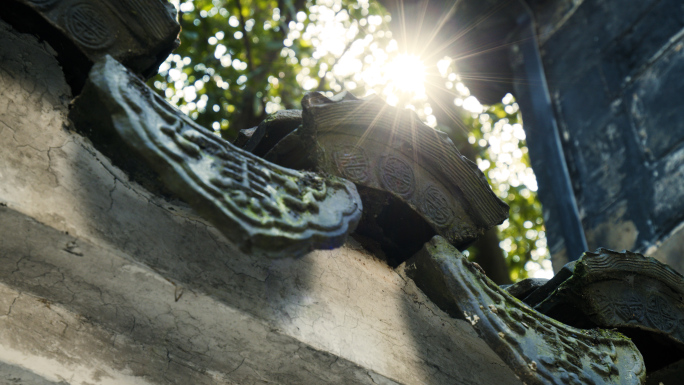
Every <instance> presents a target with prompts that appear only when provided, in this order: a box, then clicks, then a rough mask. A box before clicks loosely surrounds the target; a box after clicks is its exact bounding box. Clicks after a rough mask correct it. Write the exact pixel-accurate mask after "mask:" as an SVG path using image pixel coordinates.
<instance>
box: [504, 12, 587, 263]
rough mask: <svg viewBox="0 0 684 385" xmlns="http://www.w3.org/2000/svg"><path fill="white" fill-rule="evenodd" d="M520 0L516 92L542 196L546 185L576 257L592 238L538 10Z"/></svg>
mask: <svg viewBox="0 0 684 385" xmlns="http://www.w3.org/2000/svg"><path fill="white" fill-rule="evenodd" d="M519 3H520V5H521V6H522V12H521V13H520V14H519V16H518V18H517V19H516V24H517V31H516V32H515V33H514V36H513V37H512V41H516V42H517V43H516V44H515V47H517V48H518V49H519V53H518V55H520V56H521V57H522V63H521V64H519V65H516V64H514V65H513V67H514V75H515V83H516V84H515V89H516V90H517V92H516V94H517V95H516V96H517V100H518V104H519V105H520V108H521V111H522V114H523V122H524V127H525V132H526V136H527V147H528V150H529V152H530V159H532V163H533V169H534V171H535V173H536V174H537V177H538V179H539V180H540V181H541V182H542V183H541V184H540V186H539V189H540V196H541V195H542V194H541V190H542V189H544V190H545V191H544V194H543V195H545V196H546V197H549V198H551V199H546V202H545V201H544V199H542V203H543V204H544V205H545V207H544V208H545V210H549V211H550V219H551V220H552V221H558V224H559V226H558V227H559V228H560V232H561V237H562V238H563V240H564V241H565V249H566V253H567V257H568V262H570V261H574V260H576V259H578V258H579V257H580V256H581V255H582V253H583V252H584V251H586V250H587V240H586V238H585V234H584V229H583V228H582V221H581V220H580V216H579V212H578V209H577V201H576V200H575V195H574V192H573V189H572V184H571V182H570V174H569V172H568V166H567V164H566V163H565V155H564V153H563V147H562V145H561V141H560V137H559V133H558V126H557V124H556V119H555V116H554V114H553V109H552V106H551V98H550V96H549V91H548V86H547V84H546V76H545V74H544V68H543V66H542V61H541V56H540V53H539V45H538V41H537V36H536V25H535V23H534V16H533V14H532V11H531V10H530V8H529V7H528V6H527V4H525V3H524V1H523V0H519ZM534 166H536V167H534Z"/></svg>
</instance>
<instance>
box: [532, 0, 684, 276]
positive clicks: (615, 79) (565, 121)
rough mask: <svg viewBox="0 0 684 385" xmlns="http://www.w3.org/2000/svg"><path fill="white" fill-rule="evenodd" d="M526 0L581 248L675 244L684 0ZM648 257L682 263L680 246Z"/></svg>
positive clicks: (681, 183)
mask: <svg viewBox="0 0 684 385" xmlns="http://www.w3.org/2000/svg"><path fill="white" fill-rule="evenodd" d="M530 4H531V6H532V7H533V9H534V11H535V14H536V18H537V22H538V32H539V34H540V42H541V55H542V60H543V63H544V70H545V71H546V77H547V81H548V85H549V92H550V94H551V97H552V101H553V103H554V109H555V114H556V118H557V119H558V123H559V128H560V131H561V138H562V141H563V146H564V150H565V156H566V160H567V163H568V167H569V170H570V174H571V178H572V181H573V187H574V191H575V196H576V198H577V202H578V206H579V210H580V216H581V218H582V222H583V226H584V229H585V231H586V235H587V241H588V243H589V249H590V250H593V249H594V248H596V247H599V246H601V247H609V248H614V249H618V250H619V249H631V250H638V251H649V252H655V250H656V249H657V247H652V246H654V245H657V244H659V243H658V242H659V241H661V240H663V239H664V238H668V237H669V240H670V242H673V241H674V242H676V243H679V244H681V243H682V242H684V237H682V236H681V235H676V234H673V235H672V236H670V233H671V232H672V231H673V229H674V228H675V227H676V226H677V225H678V224H679V223H681V222H682V221H683V220H684V120H683V119H681V111H682V106H683V105H684V102H683V100H684V99H683V97H682V92H683V91H684V77H682V76H681V74H682V72H683V71H684V50H683V49H682V48H683V47H684V4H683V3H682V2H681V1H679V0H648V1H619V0H584V1H577V0H573V1H570V0H567V1H565V0H563V1H549V2H545V1H531V2H530ZM542 184H543V181H540V191H542V190H543V186H542ZM542 198H545V197H542ZM548 199H553V197H549V198H548ZM679 234H681V232H679ZM551 238H552V240H553V239H554V236H553V234H551ZM550 246H551V250H552V252H554V253H556V254H559V255H560V254H562V249H563V245H562V244H560V243H559V242H552V244H551V245H550ZM670 249H672V250H675V249H677V248H670ZM655 255H657V256H658V257H659V258H660V259H661V260H663V261H665V262H667V263H670V264H671V265H673V266H675V267H677V268H678V269H679V270H680V271H684V270H683V269H682V267H684V266H682V262H681V261H680V259H681V257H680V254H679V253H669V252H667V253H666V252H664V251H662V252H659V253H657V254H655ZM560 264H561V263H559V265H560Z"/></svg>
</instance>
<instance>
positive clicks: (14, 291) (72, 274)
mask: <svg viewBox="0 0 684 385" xmlns="http://www.w3.org/2000/svg"><path fill="white" fill-rule="evenodd" d="M54 56H55V53H54V51H53V50H52V49H51V48H50V47H49V46H47V45H46V44H45V43H42V42H40V41H39V40H38V39H36V38H34V37H32V36H28V35H21V34H19V33H17V32H15V31H13V30H12V29H11V27H9V26H7V25H6V24H4V23H3V22H2V21H0V229H2V234H3V236H2V237H0V260H2V263H0V324H1V326H0V381H1V380H2V379H3V378H5V377H7V376H10V377H11V378H19V379H20V380H21V381H23V382H21V381H20V383H24V384H34V383H35V384H41V385H42V384H266V383H269V384H271V383H277V384H324V383H330V384H394V383H400V384H493V383H496V384H501V385H504V384H519V383H520V382H519V381H518V380H517V379H516V377H515V376H514V375H513V373H512V372H511V371H510V369H508V367H506V366H505V364H504V363H503V362H502V361H501V360H500V359H499V358H498V357H497V356H496V355H495V354H494V353H493V352H492V351H491V350H490V349H489V348H488V347H487V346H486V345H485V344H484V343H483V342H482V341H481V340H480V339H479V338H478V337H477V335H476V334H475V332H474V331H473V329H472V328H471V326H470V325H469V324H467V323H466V322H464V321H461V320H455V319H451V318H449V317H448V316H447V315H446V314H445V313H443V312H442V311H440V310H439V309H437V308H436V307H435V306H434V305H433V304H432V303H431V302H430V301H429V300H427V299H426V298H425V297H424V295H423V294H422V292H420V291H419V290H418V289H417V288H416V287H415V286H414V285H413V283H412V282H411V281H410V280H407V279H406V278H405V277H403V276H402V275H401V274H400V273H399V272H396V271H394V270H392V269H391V268H389V267H388V266H387V265H386V264H384V263H383V262H381V261H379V260H377V259H375V258H374V257H373V256H372V255H370V254H369V253H367V252H365V251H364V250H363V249H362V248H361V247H360V246H358V245H356V244H354V243H353V242H352V243H349V244H347V245H345V246H344V247H342V248H340V249H336V250H327V251H316V252H313V253H310V254H309V255H307V256H305V257H304V258H301V259H298V260H294V259H284V260H266V259H260V258H254V257H252V256H250V255H245V254H243V253H241V252H239V251H238V250H237V249H236V248H235V247H234V246H233V245H232V244H231V243H230V242H229V241H227V240H226V239H225V238H224V237H223V236H222V235H221V234H220V233H219V232H218V231H216V229H215V228H213V227H212V226H211V225H209V224H207V223H206V222H205V221H204V220H202V219H201V218H199V217H198V216H197V215H196V214H195V213H194V212H192V210H190V209H189V208H188V207H187V206H186V205H184V204H183V203H182V202H178V201H169V200H166V199H164V198H162V197H159V196H155V195H152V194H151V193H149V192H148V191H146V190H144V189H143V188H142V187H140V186H139V185H137V184H135V183H134V182H131V181H130V180H129V179H128V178H127V176H126V175H125V174H124V173H123V172H121V171H120V170H119V169H118V168H117V167H116V166H114V165H112V164H111V163H110V161H109V159H107V158H106V157H104V156H102V155H101V154H100V153H99V152H97V151H96V150H95V149H94V148H93V146H92V145H91V144H90V142H89V141H88V140H87V139H86V138H83V137H81V136H80V135H78V134H76V133H74V132H73V130H72V128H71V127H70V123H69V122H68V120H67V118H66V116H67V112H68V103H69V101H70V100H71V94H70V89H69V87H68V85H67V84H66V83H65V81H64V76H63V74H62V71H61V68H60V67H59V65H58V63H57V61H56V59H55V57H54ZM3 376H5V377H3ZM12 376H14V377H12Z"/></svg>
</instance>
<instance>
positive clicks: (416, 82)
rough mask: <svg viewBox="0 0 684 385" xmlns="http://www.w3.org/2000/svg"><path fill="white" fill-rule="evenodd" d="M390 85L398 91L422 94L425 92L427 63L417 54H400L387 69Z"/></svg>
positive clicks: (415, 94) (414, 94)
mask: <svg viewBox="0 0 684 385" xmlns="http://www.w3.org/2000/svg"><path fill="white" fill-rule="evenodd" d="M385 74H386V76H387V80H388V85H390V86H392V87H393V88H394V89H395V90H396V91H399V92H402V93H406V94H410V95H411V96H414V97H415V96H420V95H422V94H424V93H425V65H424V64H423V61H422V60H420V58H419V57H418V56H416V55H411V54H406V53H403V54H399V55H397V56H396V57H395V58H394V59H393V60H392V61H391V62H389V63H387V67H386V69H385Z"/></svg>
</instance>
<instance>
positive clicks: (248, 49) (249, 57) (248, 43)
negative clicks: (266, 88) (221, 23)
mask: <svg viewBox="0 0 684 385" xmlns="http://www.w3.org/2000/svg"><path fill="white" fill-rule="evenodd" d="M235 3H236V5H237V9H238V15H239V16H240V26H241V29H242V40H243V41H244V42H245V54H246V56H247V69H249V72H252V71H254V61H253V60H252V42H251V41H250V40H249V36H248V35H247V28H245V17H244V16H243V15H242V2H241V1H240V0H235Z"/></svg>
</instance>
